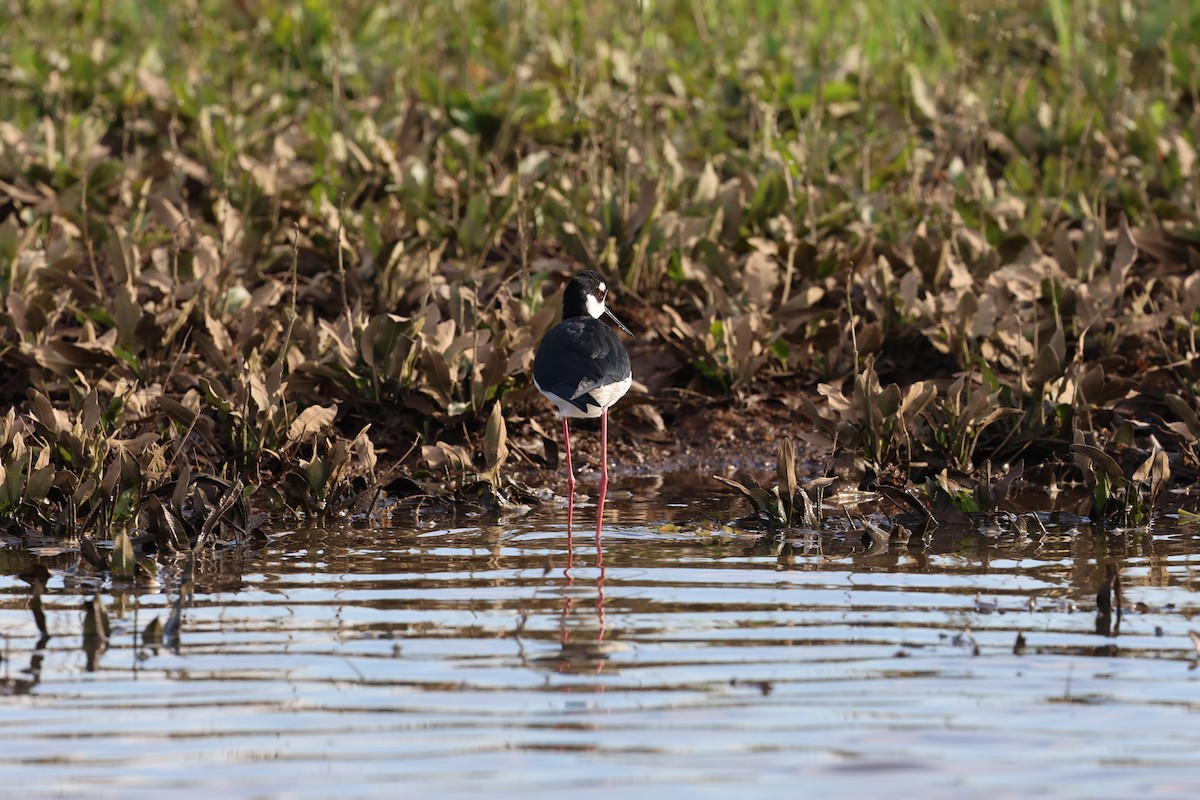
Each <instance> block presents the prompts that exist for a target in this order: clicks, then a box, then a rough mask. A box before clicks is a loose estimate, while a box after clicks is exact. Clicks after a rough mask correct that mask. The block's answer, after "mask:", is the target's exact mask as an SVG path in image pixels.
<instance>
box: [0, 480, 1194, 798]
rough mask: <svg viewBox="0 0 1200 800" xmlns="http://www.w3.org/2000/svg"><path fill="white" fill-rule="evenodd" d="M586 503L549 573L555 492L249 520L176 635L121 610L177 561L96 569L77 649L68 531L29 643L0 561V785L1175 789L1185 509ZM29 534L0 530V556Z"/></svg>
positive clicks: (1186, 701)
mask: <svg viewBox="0 0 1200 800" xmlns="http://www.w3.org/2000/svg"><path fill="white" fill-rule="evenodd" d="M672 487H676V488H675V489H672ZM580 488H581V489H582V488H584V486H583V485H582V484H581V486H580ZM701 491H702V493H703V494H704V495H711V494H713V492H712V491H711V489H710V487H704V488H703V489H702V490H701ZM673 492H675V493H679V494H687V495H688V497H687V499H686V501H685V502H681V503H674V502H671V501H672V499H674V498H673V497H672V493H673ZM608 511H609V513H610V515H611V516H610V517H609V519H610V522H609V524H607V525H606V526H605V537H604V552H603V569H602V570H601V569H598V568H597V567H596V552H595V545H594V539H593V537H592V535H591V533H590V532H589V531H588V530H587V526H586V524H584V525H582V526H581V527H580V528H577V530H576V535H575V556H574V566H573V568H572V569H571V571H570V572H569V573H567V574H564V570H563V566H564V564H565V552H566V537H565V528H564V520H563V517H564V514H563V512H562V510H561V509H559V508H556V507H549V508H544V509H540V510H538V511H536V512H534V513H532V514H529V515H527V516H524V517H518V518H514V519H511V520H505V521H503V522H501V523H499V524H495V523H493V524H486V525H482V526H480V525H472V524H471V520H462V519H459V520H457V521H455V522H454V523H453V525H454V526H453V527H451V526H450V525H449V524H448V523H447V521H446V520H444V519H438V518H430V519H428V520H424V521H423V522H422V524H421V526H419V527H416V528H414V527H407V528H404V527H394V528H384V529H373V530H361V529H359V530H353V529H349V528H346V529H340V530H320V531H318V530H307V531H295V532H282V531H281V532H280V534H281V535H280V536H279V538H277V539H276V540H274V541H272V542H271V543H269V544H267V545H265V546H263V547H261V548H258V549H255V550H252V551H245V552H238V553H227V554H224V555H221V556H217V557H212V558H209V559H207V560H205V561H203V562H202V563H200V564H199V565H197V567H196V570H195V574H194V580H193V581H192V582H191V583H190V584H184V586H185V589H190V594H189V595H188V596H185V597H184V599H183V600H182V602H181V603H180V605H181V607H182V622H181V625H180V628H179V635H178V643H177V644H175V643H174V642H169V643H168V644H165V645H158V646H148V645H144V644H142V643H141V642H140V641H139V639H138V632H139V631H141V630H142V629H143V628H144V627H145V625H146V624H147V623H148V622H149V621H150V620H151V619H152V618H153V617H155V616H158V617H159V618H160V619H161V620H162V621H166V619H167V617H168V615H169V614H170V611H171V609H172V608H173V606H174V604H175V602H176V598H177V597H179V586H180V581H181V579H182V578H183V577H184V576H183V574H182V573H181V572H180V570H178V569H175V568H172V569H164V570H163V571H162V573H161V574H160V578H161V581H162V583H161V585H160V586H159V587H157V588H150V589H145V590H143V591H141V592H140V593H138V594H136V595H135V594H134V593H132V592H126V593H124V594H123V595H121V596H114V594H113V592H112V589H111V587H110V586H108V585H105V587H104V592H103V598H104V601H105V603H106V605H107V607H108V610H109V613H110V615H111V617H112V626H113V631H112V635H111V638H110V640H109V641H108V643H107V647H106V648H103V649H101V650H100V651H94V650H93V652H92V653H91V654H89V651H88V649H87V648H86V647H85V642H84V640H83V637H82V636H81V622H80V619H81V612H80V610H79V606H80V603H81V602H82V600H83V599H84V598H86V597H90V596H91V593H92V592H93V591H94V587H92V586H90V585H89V584H88V583H87V582H86V581H81V580H80V579H78V578H77V577H76V576H74V575H72V574H70V572H69V567H70V566H71V565H72V564H74V561H75V558H74V556H73V554H71V553H62V554H57V555H56V554H54V553H52V552H51V551H49V550H47V551H44V552H42V554H41V557H42V558H43V560H44V561H45V562H46V563H47V564H48V565H49V566H51V567H52V569H54V570H55V573H54V577H53V578H52V579H51V581H50V584H49V589H48V592H47V594H46V596H45V607H46V612H47V618H48V626H49V629H50V632H51V634H52V636H51V638H50V639H49V640H48V641H47V642H45V643H43V644H41V645H39V641H38V639H39V634H38V630H37V627H36V625H35V623H34V619H33V615H32V614H31V613H30V611H29V609H28V607H27V603H28V599H29V586H28V585H27V584H26V583H24V582H23V581H21V580H19V579H18V578H16V577H14V576H13V575H5V576H4V577H2V578H0V633H2V634H3V636H4V642H3V645H4V664H3V675H4V678H5V679H6V683H5V684H4V686H5V687H6V690H4V691H3V694H4V696H3V697H0V718H2V719H3V721H4V724H3V725H0V785H3V786H9V787H14V786H19V787H21V788H20V791H19V796H21V797H26V798H42V797H60V796H79V795H83V794H86V795H88V796H90V797H95V798H102V797H121V798H133V797H147V798H148V797H156V798H157V797H162V796H171V797H176V798H178V797H213V796H221V797H297V798H308V797H333V796H337V797H385V796H386V797H394V796H397V795H398V794H403V795H405V796H437V797H439V798H445V797H451V798H454V797H468V796H472V797H474V796H478V795H479V794H480V793H481V792H486V793H487V794H488V795H492V796H516V795H521V796H530V797H547V798H549V797H561V796H564V795H568V794H569V795H570V796H573V797H600V796H611V794H612V793H613V792H614V791H618V792H619V791H622V790H629V789H633V788H640V787H653V788H655V789H660V790H668V789H674V788H680V789H683V790H685V791H686V792H687V796H689V797H695V796H711V797H727V796H729V795H730V793H731V792H734V791H738V792H739V793H743V792H744V793H752V795H753V796H756V797H761V796H779V797H784V796H787V797H794V796H797V795H798V794H805V795H817V796H820V794H822V793H836V795H838V796H878V795H882V794H885V793H886V794H888V795H889V796H893V795H894V796H922V797H963V796H967V795H968V794H974V795H983V796H988V797H1028V796H1030V795H1037V794H1041V795H1048V796H1053V797H1088V798H1105V797H1113V798H1116V797H1130V796H1135V795H1137V796H1141V797H1186V796H1191V795H1193V794H1194V793H1195V792H1196V791H1197V790H1200V757H1198V756H1197V753H1198V752H1200V713H1198V712H1200V670H1196V669H1194V668H1193V667H1194V664H1195V662H1194V660H1193V659H1194V657H1195V655H1196V648H1195V647H1194V646H1193V645H1192V643H1191V640H1190V638H1189V636H1188V631H1189V630H1197V629H1200V621H1191V620H1190V618H1191V617H1192V616H1193V615H1194V614H1196V613H1197V612H1198V611H1200V594H1198V589H1200V526H1197V525H1194V524H1192V525H1185V524H1180V523H1179V522H1178V520H1175V519H1173V518H1171V517H1170V516H1163V517H1161V518H1159V519H1158V520H1156V522H1155V525H1154V526H1153V527H1152V529H1151V530H1150V531H1149V532H1147V531H1142V532H1136V533H1135V532H1126V533H1123V534H1122V533H1117V534H1111V533H1110V534H1097V533H1093V532H1092V531H1091V530H1090V528H1089V527H1088V526H1087V525H1086V523H1081V521H1080V520H1078V519H1077V518H1075V517H1072V516H1070V515H1050V514H1047V515H1041V517H1040V522H1041V524H1040V525H1039V524H1038V523H1037V522H1032V524H1031V525H1030V526H1029V527H1030V528H1031V529H1032V532H1029V533H1025V534H1020V533H1014V532H1006V531H1000V530H997V531H993V532H991V533H989V534H983V533H973V532H966V531H957V532H954V531H943V532H939V533H937V534H936V535H934V536H933V537H932V538H931V540H929V541H928V542H926V543H921V542H918V541H916V539H914V540H913V541H911V542H910V543H909V544H908V545H907V547H905V546H895V545H893V546H892V547H890V548H880V547H874V548H872V547H869V546H867V545H865V544H864V543H863V541H862V540H861V537H860V536H858V535H856V534H854V533H852V532H847V531H844V530H837V531H833V532H826V533H822V534H819V535H818V534H797V535H795V536H793V537H791V538H790V539H789V545H790V549H791V551H792V552H791V554H790V556H789V555H787V554H784V555H782V556H781V555H780V554H779V553H778V552H777V551H776V550H774V549H773V548H771V547H763V548H754V547H753V546H752V543H753V540H754V537H753V536H752V535H751V534H746V533H742V534H738V535H730V534H721V535H716V536H714V535H712V533H711V531H712V530H713V529H714V528H715V527H716V523H715V522H714V520H728V519H730V518H732V517H734V516H737V515H738V514H740V513H741V508H740V506H739V505H738V504H737V501H735V500H733V499H732V498H727V497H723V496H715V497H708V496H706V497H704V498H703V499H700V500H697V499H696V498H695V495H694V492H692V491H691V490H686V489H685V488H680V487H678V484H677V483H676V482H674V481H666V482H661V481H657V480H655V479H649V480H647V479H625V480H623V481H620V482H617V483H615V485H614V491H613V492H612V494H611V495H610V499H609V504H608ZM590 513H594V510H593V509H591V508H590V507H589V508H584V509H582V510H579V509H577V514H578V515H577V522H579V521H583V522H586V520H587V519H588V517H589V514H590ZM668 522H670V523H672V524H671V525H667V526H666V527H665V528H664V523H668ZM1042 525H1044V527H1045V531H1044V532H1043V531H1042V530H1041V526H1042ZM697 526H699V527H700V528H701V529H702V530H701V531H700V532H697V530H696V528H697ZM1106 559H1112V560H1114V561H1115V562H1116V563H1118V564H1119V565H1120V566H1121V575H1122V581H1123V590H1124V605H1125V606H1126V608H1127V611H1126V613H1125V614H1124V616H1123V617H1121V618H1120V620H1119V630H1116V631H1114V630H1113V627H1112V625H1110V626H1109V628H1108V633H1109V634H1110V635H1103V634H1102V633H1097V620H1096V614H1095V592H1096V587H1097V586H1098V585H1099V583H1100V580H1101V576H1102V575H1103V568H1102V566H1100V565H1101V563H1102V562H1103V561H1104V560H1106ZM29 560H30V556H29V555H28V554H25V553H14V552H0V571H4V572H6V573H15V572H17V571H19V570H20V569H21V568H22V567H23V566H25V565H27V564H28V563H29ZM122 608H123V611H121V609H122ZM119 611H121V616H118V612H119ZM1018 634H1020V635H1021V636H1023V637H1024V641H1025V646H1024V648H1023V650H1021V651H1020V652H1019V653H1018V652H1014V645H1015V643H1016V640H1017V636H1018ZM1112 634H1115V635H1112ZM2 793H3V792H0V794H2ZM14 796H16V795H14Z"/></svg>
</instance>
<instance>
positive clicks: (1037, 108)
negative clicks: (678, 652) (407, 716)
mask: <svg viewBox="0 0 1200 800" xmlns="http://www.w3.org/2000/svg"><path fill="white" fill-rule="evenodd" d="M9 5H13V7H12V8H10V9H8V16H9V17H10V18H11V24H8V25H5V26H4V27H3V29H2V30H0V53H3V56H0V86H2V87H3V91H0V120H2V121H0V296H2V300H3V303H2V304H0V309H2V310H0V319H2V320H3V323H4V325H3V333H2V334H0V336H2V339H0V366H2V367H3V368H4V369H5V370H7V371H8V372H9V373H10V374H12V375H15V376H17V379H16V380H14V381H11V382H9V383H8V384H7V385H6V387H5V388H3V390H2V391H3V392H4V393H5V401H6V402H5V405H7V406H8V408H9V410H8V413H7V415H6V416H4V417H2V418H0V466H2V468H3V475H0V513H2V514H4V515H6V516H9V517H13V518H16V519H20V520H22V521H24V522H25V523H27V524H30V525H36V526H38V527H40V528H42V529H43V530H46V531H50V532H55V531H57V532H65V533H74V532H76V531H78V530H80V529H81V528H82V529H90V528H96V527H107V526H109V525H112V524H124V523H133V524H134V526H140V527H142V528H148V529H150V528H152V529H153V530H155V531H157V532H158V533H157V536H156V539H161V540H163V541H169V542H171V543H172V546H175V547H178V546H180V545H182V544H184V543H185V540H186V543H187V544H189V545H194V544H195V543H196V541H197V540H198V538H199V536H200V535H201V534H202V533H203V530H204V525H205V524H206V523H209V521H210V520H212V519H213V517H212V512H213V510H214V508H216V507H219V506H221V505H224V507H225V509H226V511H225V515H223V516H222V517H221V518H220V521H221V524H222V525H224V526H226V527H227V530H224V531H221V532H219V533H220V534H221V535H218V536H212V535H211V534H212V527H211V526H212V525H216V522H211V523H210V529H209V534H207V535H205V541H209V540H210V539H211V540H213V541H216V540H219V539H222V538H224V534H225V533H228V535H229V537H231V538H236V537H237V536H238V535H240V534H239V533H238V532H239V531H240V532H241V534H244V533H245V532H246V525H245V524H244V523H245V522H246V520H245V517H244V515H242V516H241V517H239V516H238V515H239V514H241V511H240V510H239V508H240V506H238V505H237V503H236V502H234V501H240V500H241V498H240V497H239V498H232V497H229V496H228V492H224V493H222V492H217V493H216V496H215V497H213V496H210V495H212V494H213V493H211V492H209V493H206V492H204V491H200V492H181V491H180V490H179V489H178V488H177V487H179V486H181V485H190V484H191V483H192V482H193V479H194V478H195V476H206V477H207V478H210V479H211V480H213V481H221V482H222V485H223V486H224V487H235V486H236V487H238V490H239V492H241V493H242V494H247V493H249V492H250V491H252V490H258V491H260V492H261V494H260V495H259V496H260V497H261V498H266V499H273V500H277V501H278V502H279V504H280V505H284V506H287V507H289V508H293V509H299V510H302V511H304V512H307V513H311V514H328V513H334V512H338V511H343V510H347V509H361V508H363V507H364V506H370V504H371V503H372V502H373V500H374V498H376V497H377V496H378V494H379V492H380V491H381V489H382V488H383V486H384V485H385V483H386V481H387V480H388V478H387V476H386V475H381V474H379V473H378V472H377V462H378V459H379V457H380V452H381V451H382V450H383V449H384V448H386V449H387V450H388V451H389V458H390V459H393V460H400V461H401V462H402V467H403V468H405V469H406V470H407V471H408V472H409V473H410V474H413V475H417V476H418V477H435V478H436V477H438V476H442V477H452V478H454V479H456V480H465V479H470V478H471V476H483V477H484V478H486V479H487V484H488V485H489V486H491V487H492V488H493V489H495V487H496V486H497V485H498V483H499V470H500V467H501V465H502V464H503V462H504V458H503V457H502V456H501V455H500V453H501V450H502V448H501V445H503V444H504V442H505V440H504V439H503V438H499V437H497V432H498V431H500V430H502V429H500V428H498V427H497V425H496V423H495V422H493V423H492V425H491V427H490V429H491V431H492V434H491V436H490V437H485V433H484V432H485V426H486V421H487V420H489V419H490V418H491V413H492V409H493V408H494V407H495V405H496V403H497V401H500V400H502V399H503V400H504V410H505V411H506V412H507V413H508V414H509V421H510V422H513V421H517V420H520V419H521V418H522V416H523V415H526V414H527V413H528V412H529V410H531V409H533V408H540V406H535V405H533V403H534V402H536V401H535V400H534V399H533V397H532V394H531V393H530V392H528V391H526V389H527V375H528V372H529V367H530V364H531V361H532V357H533V352H534V347H535V346H536V343H537V341H538V340H539V339H540V337H541V335H542V333H544V332H545V330H546V329H547V328H548V327H549V326H550V325H551V324H552V323H553V322H554V314H555V311H556V305H555V304H554V303H546V302H544V296H543V289H542V283H543V282H545V281H546V279H547V278H551V277H555V278H557V277H558V276H561V275H564V274H567V273H569V272H572V271H574V270H575V269H576V268H577V267H578V266H579V265H586V266H589V267H595V268H598V269H601V270H603V271H605V272H606V273H608V274H610V275H611V276H612V277H613V280H614V282H616V283H619V284H620V288H621V289H624V290H626V291H624V292H621V291H618V292H617V293H616V294H617V295H618V297H620V296H626V297H627V296H629V295H631V294H632V295H635V296H637V297H640V298H641V299H642V300H644V301H645V305H644V306H642V307H641V310H640V313H638V314H636V315H634V316H636V317H637V321H638V322H639V323H640V326H641V328H642V329H643V330H645V331H647V333H646V335H645V337H644V341H645V344H646V345H647V346H651V347H653V346H660V347H661V348H662V349H663V350H664V351H666V350H669V351H670V352H671V353H672V354H673V356H674V357H675V358H677V360H678V362H679V364H680V365H681V368H680V370H679V371H678V372H677V373H675V374H674V375H673V377H672V380H675V381H676V382H677V383H690V384H692V385H693V386H694V387H697V388H703V389H705V390H706V391H708V392H735V393H746V392H752V391H753V392H757V391H759V390H760V389H761V388H763V387H764V386H765V385H767V384H765V380H766V379H772V380H787V379H788V378H789V377H791V376H800V378H801V379H802V380H804V381H809V380H812V381H821V382H823V383H824V386H823V387H822V389H821V392H820V394H821V397H819V398H818V397H814V398H811V399H812V405H811V406H809V414H810V416H811V417H812V419H813V421H814V423H815V425H816V427H817V429H818V431H819V433H823V434H830V433H833V434H836V441H837V446H838V447H839V448H840V449H845V450H849V451H851V452H855V453H859V454H861V455H862V456H863V457H864V458H866V459H867V460H868V461H869V462H871V466H872V467H873V468H874V469H876V470H877V471H878V472H879V473H880V474H883V473H884V472H889V471H890V472H892V473H894V477H896V478H897V479H903V480H908V479H910V477H914V478H915V479H916V480H917V482H920V481H921V479H922V475H921V474H916V475H913V474H912V471H913V469H916V470H918V472H922V473H926V474H937V473H939V472H940V471H941V470H943V469H951V470H961V471H964V472H967V473H970V472H972V471H974V470H976V469H977V468H978V467H979V466H980V465H981V464H983V463H985V462H986V461H989V460H990V461H992V462H994V463H1003V462H1007V461H1011V460H1014V459H1016V458H1018V457H1020V458H1024V459H1025V461H1026V463H1028V464H1033V463H1046V462H1047V461H1051V462H1055V463H1061V464H1069V463H1070V460H1069V456H1068V453H1067V450H1066V448H1067V446H1068V445H1069V444H1070V443H1071V442H1073V441H1075V440H1076V438H1077V434H1080V433H1082V434H1086V435H1087V436H1090V437H1095V441H1097V442H1101V443H1102V445H1103V447H1102V449H1111V448H1113V447H1127V446H1129V445H1130V443H1131V442H1133V440H1134V437H1133V434H1134V433H1135V432H1136V433H1144V432H1146V429H1147V428H1150V429H1152V430H1153V432H1154V434H1155V435H1156V437H1158V440H1159V442H1160V443H1161V444H1162V445H1163V446H1164V447H1166V448H1167V449H1169V450H1170V452H1171V453H1172V454H1178V455H1179V457H1180V459H1181V460H1182V462H1183V463H1182V464H1181V465H1180V466H1188V465H1190V466H1189V468H1190V469H1194V464H1195V458H1196V455H1197V450H1196V443H1197V436H1198V435H1200V430H1198V429H1197V425H1196V424H1195V420H1196V408H1197V397H1200V375H1198V373H1197V367H1196V364H1197V348H1196V330H1197V327H1198V326H1200V278H1198V277H1197V276H1198V273H1197V272H1196V271H1194V269H1193V267H1194V266H1195V265H1196V263H1197V261H1200V247H1198V245H1200V235H1198V233H1197V232H1198V231H1200V217H1198V215H1197V207H1198V202H1200V200H1198V197H1197V190H1198V188H1200V186H1198V184H1197V181H1196V178H1195V176H1196V166H1197V162H1196V152H1195V146H1196V143H1195V140H1194V139H1195V135H1196V131H1195V125H1194V113H1193V111H1192V109H1193V108H1194V106H1195V103H1196V101H1197V97H1198V92H1200V90H1198V89H1197V87H1196V86H1195V85H1194V83H1193V82H1191V78H1190V76H1192V75H1193V73H1194V70H1193V68H1192V67H1193V64H1194V60H1195V59H1194V52H1193V51H1194V42H1195V41H1197V39H1198V38H1200V36H1198V34H1200V30H1198V29H1197V28H1198V26H1200V17H1197V15H1196V14H1195V13H1194V11H1193V10H1192V9H1191V6H1190V4H1187V3H1183V2H1181V0H1167V2H1162V3H1157V4H1150V5H1146V6H1144V7H1142V6H1139V7H1131V6H1129V5H1128V4H1080V3H1075V4H1064V3H1051V4H1049V5H1048V6H1047V7H1043V6H1042V5H1038V4H1011V3H1005V4H999V5H998V6H997V7H995V8H989V9H988V10H986V11H983V12H980V13H963V12H961V11H960V9H959V5H958V4H956V3H949V2H933V3H929V4H925V6H923V7H922V10H921V11H920V12H916V11H913V10H911V9H909V8H908V7H907V6H906V5H905V4H893V3H886V2H882V0H863V2H859V3H856V4H852V5H850V6H847V7H845V8H839V9H838V10H837V11H836V12H835V10H834V9H833V8H832V7H830V6H824V5H820V4H818V7H816V8H813V9H805V12H804V13H800V11H799V10H798V9H797V8H795V7H793V5H792V4H787V3H772V2H748V0H735V1H734V2H731V3H723V4H716V3H711V2H689V3H683V2H680V1H679V0H667V1H666V2H660V3H654V4H646V5H645V7H644V8H642V10H641V12H640V13H639V14H635V15H632V16H630V15H628V14H627V13H626V9H625V8H624V7H623V6H621V5H619V4H611V5H610V6H601V7H594V4H584V3H580V2H571V1H569V0H568V1H567V2H556V1H555V0H533V2H528V3H522V4H509V3H482V2H469V3H466V4H462V3H459V4H438V3H427V4H417V5H415V6H414V5H413V4H405V3H400V4H379V3H367V2H359V1H358V0H351V2H346V3H338V4H332V5H328V6H323V5H321V4H317V3H310V2H300V0H265V1H264V2H260V3H256V4H251V5H252V6H253V8H252V9H250V8H249V7H246V6H244V5H237V6H236V7H234V8H233V9H230V8H229V7H228V6H227V5H226V4H220V3H214V2H210V0H201V2H200V3H199V4H198V5H197V4H191V5H179V6H165V7H164V8H162V9H160V10H159V11H158V12H156V13H155V14H153V15H151V16H150V17H146V16H145V14H144V10H143V9H142V8H141V7H140V6H139V5H138V4H115V5H111V7H110V6H108V5H96V4H87V3H81V2H78V0H55V1H53V2H48V3H40V4H36V5H35V6H32V7H25V6H20V5H19V4H18V5H14V4H9ZM101 9H103V10H101ZM197 12H199V13H197ZM998 32H999V33H998ZM1085 43H1086V44H1085ZM501 421H503V420H501ZM535 430H536V429H535ZM485 438H486V442H485ZM832 440H833V436H830V437H829V441H832ZM513 441H514V442H515V441H516V440H515V439H514V440H513ZM520 455H521V457H523V458H526V459H534V460H538V459H540V458H542V456H541V455H540V454H538V453H535V452H534V449H530V450H529V452H525V451H522V452H521V454H520ZM1089 463H1093V464H1094V463H1095V462H1094V461H1091V462H1089ZM1102 471H1103V470H1102ZM1176 473H1177V474H1178V473H1179V471H1178V469H1176ZM1104 474H1108V473H1107V472H1104ZM1123 474H1124V473H1123ZM239 481H240V482H241V483H239ZM210 485H211V484H210ZM1106 496H1107V495H1106ZM168 497H169V498H170V500H171V502H167V498H168ZM154 499H156V500H154ZM155 502H157V503H158V505H157V506H156V505H155V504H154V503H155ZM164 509H165V510H164ZM785 511H786V509H785ZM188 520H194V522H195V524H194V525H193V526H192V528H191V529H188ZM177 523H178V524H177ZM164 526H165V527H164ZM179 537H184V538H179Z"/></svg>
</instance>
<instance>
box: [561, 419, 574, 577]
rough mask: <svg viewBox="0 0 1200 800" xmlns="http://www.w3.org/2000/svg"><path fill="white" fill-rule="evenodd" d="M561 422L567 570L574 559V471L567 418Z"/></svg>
mask: <svg viewBox="0 0 1200 800" xmlns="http://www.w3.org/2000/svg"><path fill="white" fill-rule="evenodd" d="M562 421H563V450H564V451H565V452H566V454H567V569H568V570H569V569H571V566H572V564H573V562H574V558H575V547H574V545H573V544H572V543H571V517H572V516H573V515H574V512H575V470H574V469H572V467H571V431H570V430H569V429H568V428H567V418H566V417H565V416H564V417H563V418H562Z"/></svg>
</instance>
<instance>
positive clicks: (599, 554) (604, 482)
mask: <svg viewBox="0 0 1200 800" xmlns="http://www.w3.org/2000/svg"><path fill="white" fill-rule="evenodd" d="M606 494H608V409H605V410H604V412H603V413H601V414H600V500H599V502H598V503H597V504H596V564H597V565H602V564H603V563H604V553H603V551H601V549H600V531H601V529H602V528H603V525H604V496H605V495H606Z"/></svg>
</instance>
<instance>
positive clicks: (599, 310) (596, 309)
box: [587, 284, 604, 319]
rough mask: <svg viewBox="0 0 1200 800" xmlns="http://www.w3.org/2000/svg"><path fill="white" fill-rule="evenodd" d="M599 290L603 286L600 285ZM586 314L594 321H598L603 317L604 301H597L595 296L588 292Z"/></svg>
mask: <svg viewBox="0 0 1200 800" xmlns="http://www.w3.org/2000/svg"><path fill="white" fill-rule="evenodd" d="M600 288H601V290H603V288H604V284H600ZM587 312H588V314H590V315H591V316H593V317H595V318H596V319H600V317H602V316H604V300H602V299H597V297H596V295H594V294H592V293H591V292H588V295H587Z"/></svg>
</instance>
